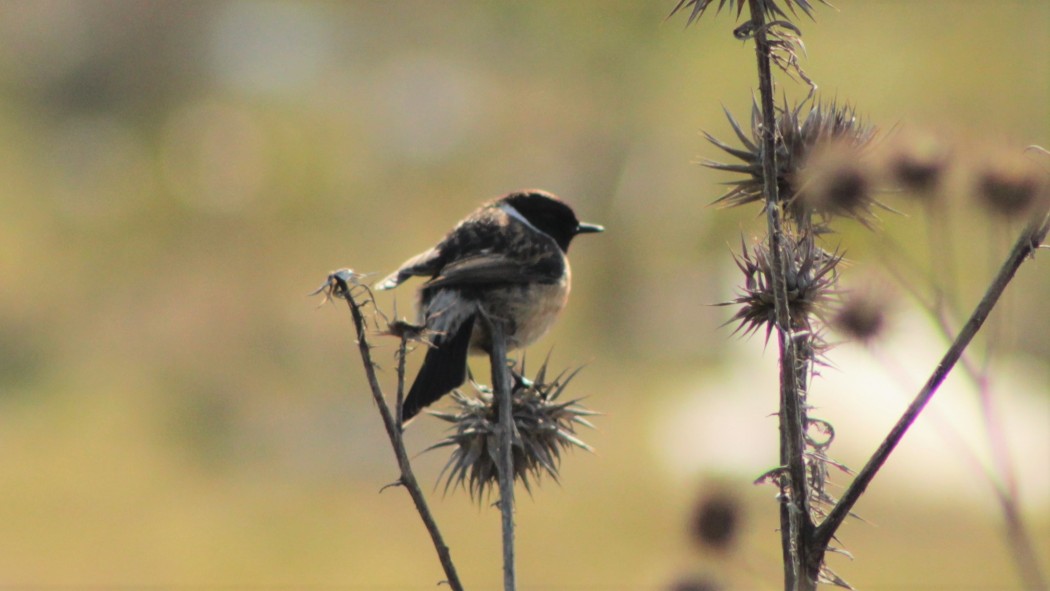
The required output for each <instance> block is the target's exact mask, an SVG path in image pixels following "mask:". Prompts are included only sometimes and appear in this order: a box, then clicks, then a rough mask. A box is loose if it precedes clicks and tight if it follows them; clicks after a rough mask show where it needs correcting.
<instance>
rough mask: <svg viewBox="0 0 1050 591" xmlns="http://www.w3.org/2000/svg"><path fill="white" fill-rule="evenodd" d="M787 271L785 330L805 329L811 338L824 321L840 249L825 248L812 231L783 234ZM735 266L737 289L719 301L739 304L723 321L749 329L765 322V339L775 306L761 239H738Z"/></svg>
mask: <svg viewBox="0 0 1050 591" xmlns="http://www.w3.org/2000/svg"><path fill="white" fill-rule="evenodd" d="M782 247H783V249H784V259H785V260H787V261H789V262H788V263H787V265H786V267H787V270H788V273H787V274H786V276H785V277H784V279H785V281H786V283H787V295H788V307H789V310H790V314H791V318H790V321H791V327H790V328H791V330H793V331H808V332H810V333H811V334H812V335H813V336H814V338H815V339H816V340H818V341H819V338H817V337H818V336H819V334H820V332H821V328H822V326H823V325H826V324H827V318H826V316H827V312H828V310H829V307H830V305H831V303H832V302H833V301H834V298H835V296H836V291H835V286H836V283H837V282H838V271H837V265H838V264H839V262H840V261H841V260H842V255H840V254H837V253H829V252H827V251H825V250H824V249H822V248H820V247H819V246H817V245H816V243H815V242H814V240H813V237H812V235H810V234H807V235H804V236H802V237H800V238H790V237H785V239H784V241H783V242H782ZM734 258H735V259H736V264H737V267H739V268H740V271H741V272H743V273H744V287H743V289H742V290H741V294H740V295H739V296H737V297H736V298H734V299H733V300H731V301H728V302H723V303H721V304H719V305H720V306H739V307H740V309H739V310H738V311H737V313H736V314H735V315H733V317H732V318H731V319H730V320H729V321H728V322H727V323H726V324H729V323H732V322H736V323H737V324H738V326H737V328H736V330H735V331H734V332H738V331H743V332H744V334H751V333H754V332H755V331H757V330H758V329H759V328H760V327H762V326H765V327H766V339H769V335H770V333H771V332H772V330H773V328H774V327H775V326H776V323H777V317H776V307H775V304H774V302H775V296H774V291H773V289H774V285H773V257H772V256H771V253H770V252H769V246H768V244H767V243H766V241H759V242H756V243H755V245H754V246H752V248H751V250H750V251H748V249H747V244H746V243H744V242H743V240H741V254H740V256H737V257H734Z"/></svg>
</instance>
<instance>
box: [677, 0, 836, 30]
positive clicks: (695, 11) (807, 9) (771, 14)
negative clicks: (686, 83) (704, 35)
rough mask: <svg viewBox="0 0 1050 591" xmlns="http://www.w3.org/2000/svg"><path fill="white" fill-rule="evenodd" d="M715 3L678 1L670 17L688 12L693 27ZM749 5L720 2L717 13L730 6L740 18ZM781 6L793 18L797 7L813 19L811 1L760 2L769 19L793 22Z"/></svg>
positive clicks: (744, 0)
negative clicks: (782, 6)
mask: <svg viewBox="0 0 1050 591" xmlns="http://www.w3.org/2000/svg"><path fill="white" fill-rule="evenodd" d="M714 3H715V0H678V4H676V5H675V7H674V10H672V11H671V14H670V16H674V15H675V14H677V13H678V11H680V10H688V11H689V21H688V24H690V25H691V24H693V23H694V22H696V21H697V20H699V19H700V17H702V16H703V15H704V12H706V11H707V9H708V8H710V7H711V5H712V4H714ZM820 3H821V4H824V5H825V6H831V4H829V3H828V1H827V0H820ZM747 4H748V2H747V0H718V8H717V9H716V10H715V12H722V9H723V8H725V7H726V6H728V7H729V10H730V11H732V10H733V8H736V16H737V18H740V15H741V14H742V13H743V12H744V6H745V5H747ZM781 4H783V5H785V6H787V7H788V10H790V11H791V16H793V15H797V14H798V12H797V10H796V7H797V8H798V9H799V10H802V12H804V13H805V14H806V16H808V17H810V18H813V3H812V2H810V0H761V1H760V2H759V6H760V9H761V10H762V12H763V13H765V15H766V18H767V19H784V20H791V16H789V15H788V13H786V12H784V9H783V8H781V7H780V5H781Z"/></svg>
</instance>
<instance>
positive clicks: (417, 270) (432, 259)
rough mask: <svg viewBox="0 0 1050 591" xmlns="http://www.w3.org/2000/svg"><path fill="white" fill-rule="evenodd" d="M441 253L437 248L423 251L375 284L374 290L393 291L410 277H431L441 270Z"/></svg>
mask: <svg viewBox="0 0 1050 591" xmlns="http://www.w3.org/2000/svg"><path fill="white" fill-rule="evenodd" d="M441 264H442V260H441V251H440V250H439V249H437V248H431V249H430V250H426V251H423V252H421V253H419V254H417V255H416V256H414V257H412V258H410V259H408V260H407V261H405V262H403V263H401V267H399V268H398V270H397V271H394V272H393V273H391V274H390V275H388V276H387V277H386V278H385V279H383V280H382V281H380V282H379V283H377V284H376V289H380V290H382V289H394V288H395V287H397V286H398V285H401V284H402V283H404V281H405V280H406V279H408V278H409V277H412V276H424V277H433V276H434V275H437V273H438V272H439V271H440V270H441Z"/></svg>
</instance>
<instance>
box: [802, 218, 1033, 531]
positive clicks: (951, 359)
mask: <svg viewBox="0 0 1050 591" xmlns="http://www.w3.org/2000/svg"><path fill="white" fill-rule="evenodd" d="M1048 232H1050V216H1046V215H1045V214H1044V215H1043V217H1042V218H1041V219H1039V220H1037V221H1035V222H1033V223H1031V224H1029V226H1028V227H1027V228H1025V230H1024V232H1022V234H1021V236H1020V238H1019V239H1018V240H1017V243H1016V244H1015V245H1014V247H1013V250H1011V251H1010V255H1009V256H1008V257H1007V259H1006V262H1004V263H1003V266H1002V267H1001V268H1000V269H999V273H998V274H997V275H996V277H995V280H994V281H993V282H992V284H991V285H990V286H989V287H988V290H987V291H986V292H985V294H984V297H983V298H982V299H981V301H980V303H978V304H977V307H976V308H975V309H974V311H973V314H971V315H970V319H969V320H968V321H967V322H966V324H965V325H964V326H963V328H962V330H961V331H960V332H959V335H958V336H957V337H956V338H955V341H954V342H953V343H952V345H951V346H950V347H949V348H948V351H947V352H946V353H945V354H944V357H943V358H942V359H941V362H940V363H939V364H937V368H936V369H935V370H934V372H933V374H932V375H931V376H930V378H929V380H927V382H926V384H925V385H924V386H923V388H922V390H920V391H919V394H918V395H917V396H916V397H915V399H914V400H913V401H912V403H911V405H909V406H908V409H907V410H906V411H905V412H904V414H903V415H902V416H901V418H900V420H898V421H897V424H896V425H894V426H893V428H892V429H891V430H890V432H889V434H888V435H887V436H886V439H885V440H884V441H883V442H882V444H880V445H879V448H878V449H877V450H876V451H875V453H874V454H873V455H872V457H871V459H870V460H868V463H867V464H866V465H865V466H864V468H863V469H861V471H860V472H858V473H857V477H856V478H854V480H853V482H852V483H851V484H850V486H849V488H848V489H846V492H845V493H844V494H843V495H842V498H841V499H840V500H839V502H838V504H836V505H835V507H834V508H833V509H832V510H831V512H830V513H829V514H828V517H827V518H826V519H825V520H824V522H823V523H821V524H820V526H818V527H817V530H816V533H815V535H814V536H813V539H812V540H811V543H812V547H811V551H813V552H823V549H824V548H827V545H828V544H829V543H830V542H831V539H832V538H833V537H834V535H835V532H836V531H837V530H838V528H839V526H841V525H842V522H843V521H844V520H845V519H846V517H847V516H848V515H849V513H850V511H851V510H852V509H853V506H854V505H855V504H856V503H857V501H858V500H859V499H860V497H861V495H862V494H864V491H865V489H867V487H868V485H869V484H870V483H871V481H872V479H874V478H875V474H876V473H878V471H879V469H880V468H882V465H883V464H884V463H885V462H886V460H887V459H888V458H889V456H890V454H891V453H892V452H893V450H894V448H896V447H897V444H898V443H900V441H901V439H902V438H903V437H904V434H905V433H907V431H908V429H909V428H910V427H911V425H912V423H914V422H915V419H917V418H918V416H919V414H920V413H922V411H923V409H924V408H925V407H926V404H927V403H929V401H930V399H931V398H933V395H934V394H935V393H936V392H937V389H938V388H939V387H940V385H941V383H942V382H943V381H944V379H945V378H946V377H947V376H948V374H949V373H950V372H951V370H952V368H954V367H955V364H956V363H957V362H958V361H959V358H960V357H961V356H962V354H963V351H965V349H966V347H967V346H968V345H969V344H970V341H972V340H973V338H974V336H976V334H977V332H978V331H979V330H980V329H981V326H982V325H983V324H984V321H985V320H986V319H987V318H988V315H989V314H990V313H991V311H992V309H993V308H994V307H995V305H996V303H997V302H998V301H999V298H1000V296H1002V294H1003V291H1004V290H1005V289H1006V286H1007V285H1009V283H1010V281H1011V280H1012V279H1013V277H1014V275H1015V274H1016V273H1017V269H1018V268H1020V266H1021V264H1022V263H1024V261H1025V260H1026V259H1027V258H1028V257H1030V256H1032V255H1033V254H1034V252H1035V250H1036V249H1037V248H1039V246H1040V244H1042V242H1043V240H1045V239H1046V236H1047V233H1048Z"/></svg>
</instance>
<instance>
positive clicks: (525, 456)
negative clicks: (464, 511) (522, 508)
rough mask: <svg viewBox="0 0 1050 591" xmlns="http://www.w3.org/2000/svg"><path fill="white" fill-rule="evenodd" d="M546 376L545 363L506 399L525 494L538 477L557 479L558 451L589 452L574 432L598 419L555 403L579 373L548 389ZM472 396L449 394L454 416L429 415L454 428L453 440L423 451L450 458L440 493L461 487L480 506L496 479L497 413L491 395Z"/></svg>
mask: <svg viewBox="0 0 1050 591" xmlns="http://www.w3.org/2000/svg"><path fill="white" fill-rule="evenodd" d="M546 370H547V364H546V363H544V364H543V367H541V368H540V371H539V372H538V374H537V376H536V380H535V381H534V382H531V383H527V382H525V381H524V380H518V381H517V382H516V384H515V385H514V391H513V393H512V395H511V398H512V404H513V407H514V409H513V410H514V412H513V414H514V428H515V430H514V437H513V457H514V478H515V480H519V481H521V483H522V484H524V485H525V488H526V489H528V490H529V492H530V493H531V491H532V488H531V481H536V480H538V479H539V478H540V477H541V476H542V475H543V474H545V473H546V474H547V475H549V476H550V477H551V478H553V479H554V480H557V479H558V468H559V465H560V462H561V452H562V450H563V449H566V448H572V447H578V448H581V449H585V450H587V451H591V447H590V446H589V445H587V444H586V443H584V442H583V441H582V440H580V439H579V438H577V436H576V426H577V425H584V426H587V427H592V428H593V425H591V423H590V422H589V421H588V420H587V418H586V417H588V416H592V415H595V414H597V413H595V412H592V411H590V410H587V409H586V408H584V407H583V406H581V405H580V404H579V401H577V400H570V401H568V402H561V401H559V400H558V398H559V396H561V394H562V392H564V390H565V387H566V386H568V384H569V382H571V381H572V379H573V377H575V376H576V373H577V372H579V369H577V370H576V371H573V372H572V373H569V374H568V375H566V373H565V372H562V374H561V375H559V376H557V377H556V378H555V379H554V380H553V381H552V382H550V383H545V377H546ZM475 390H476V393H477V396H476V397H472V396H467V395H464V394H463V393H461V392H459V391H458V390H457V391H454V392H453V393H452V399H453V401H454V402H455V404H456V407H455V409H454V411H453V412H447V413H439V412H433V413H431V414H433V415H435V416H437V417H439V418H441V419H444V420H446V421H448V422H449V423H452V425H453V427H452V434H450V435H449V436H448V437H446V438H445V439H443V440H442V441H440V442H438V443H436V444H434V445H432V446H431V447H430V448H428V450H430V449H436V448H440V447H451V448H452V454H451V456H450V457H449V460H448V463H446V464H445V468H444V469H443V470H442V472H441V474H442V476H443V477H446V481H445V492H448V490H449V489H450V488H452V487H453V486H462V487H463V488H464V489H466V490H467V491H468V492H470V496H471V498H475V499H477V500H479V501H480V500H481V499H482V498H483V497H484V496H486V495H487V493H489V492H490V491H491V490H492V489H493V488H495V487H496V485H497V482H498V479H499V464H498V461H497V458H498V450H499V436H498V431H499V412H498V408H497V404H496V400H495V397H494V396H493V394H492V391H491V390H489V389H488V388H484V387H481V386H477V385H475Z"/></svg>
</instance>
